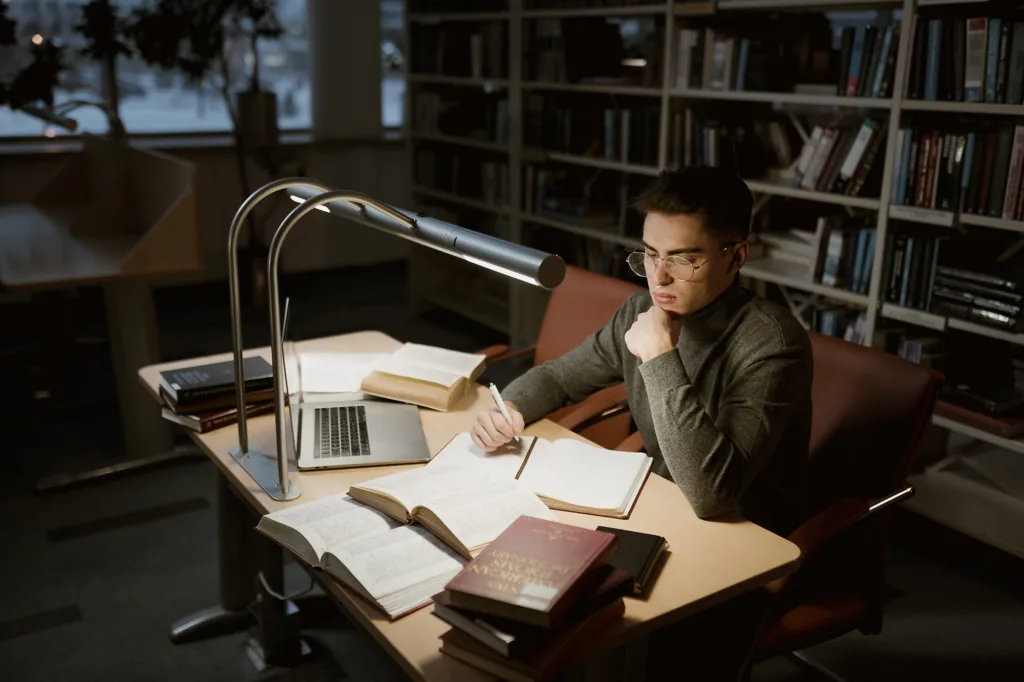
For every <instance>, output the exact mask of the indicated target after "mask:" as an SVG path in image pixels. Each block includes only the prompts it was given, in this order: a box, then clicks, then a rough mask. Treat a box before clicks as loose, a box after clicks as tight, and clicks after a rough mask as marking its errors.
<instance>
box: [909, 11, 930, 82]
mask: <svg viewBox="0 0 1024 682" xmlns="http://www.w3.org/2000/svg"><path fill="white" fill-rule="evenodd" d="M927 51H928V22H927V21H926V20H924V19H922V18H921V17H920V15H918V14H915V15H914V47H913V51H912V55H913V57H912V59H911V61H910V65H911V68H910V88H909V90H910V99H922V98H923V96H924V72H925V65H926V62H927V58H926V56H925V55H926V54H927Z"/></svg>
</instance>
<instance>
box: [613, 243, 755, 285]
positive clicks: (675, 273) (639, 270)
mask: <svg viewBox="0 0 1024 682" xmlns="http://www.w3.org/2000/svg"><path fill="white" fill-rule="evenodd" d="M741 243H742V240H740V241H734V242H729V243H728V244H726V245H725V246H723V247H722V250H721V251H720V252H719V253H724V252H726V251H728V250H729V248H730V247H733V246H736V245H737V244H741ZM716 255H717V254H716ZM712 258H714V256H711V257H710V258H708V259H707V260H706V261H704V262H703V263H700V264H698V265H694V264H693V263H691V262H690V261H688V260H687V259H686V258H683V257H682V256H666V257H665V258H660V257H658V256H652V255H651V254H649V253H646V252H644V251H634V252H633V253H631V254H629V255H628V256H626V262H627V263H629V269H630V270H632V271H633V272H634V273H635V274H637V275H639V276H640V277H651V276H652V275H653V274H654V273H656V272H657V271H658V263H659V262H662V263H664V264H665V272H667V273H668V274H669V276H670V277H672V279H675V280H678V281H680V282H689V281H690V280H691V279H693V274H694V273H695V272H696V271H697V270H699V269H700V268H702V267H704V266H705V265H707V264H708V263H710V262H711V260H712Z"/></svg>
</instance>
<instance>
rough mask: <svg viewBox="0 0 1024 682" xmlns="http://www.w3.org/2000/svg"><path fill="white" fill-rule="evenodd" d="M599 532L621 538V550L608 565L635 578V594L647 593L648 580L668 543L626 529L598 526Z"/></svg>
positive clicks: (659, 537) (649, 535)
mask: <svg viewBox="0 0 1024 682" xmlns="http://www.w3.org/2000/svg"><path fill="white" fill-rule="evenodd" d="M597 530H599V531H602V532H604V533H611V534H613V535H615V536H617V537H618V538H619V548H618V549H616V550H615V554H613V555H612V558H611V559H609V560H608V563H609V564H610V565H612V566H614V567H615V568H618V569H621V570H623V571H625V572H626V573H629V575H631V576H632V577H633V594H643V593H644V592H646V590H647V587H648V580H649V579H650V577H651V574H652V572H653V571H654V567H655V566H657V564H658V559H660V558H661V556H662V555H663V554H664V553H665V550H667V549H668V541H667V540H665V538H663V537H662V536H660V535H652V534H650V533H640V532H637V531H635V530H626V529H624V528H610V527H608V526H598V527H597Z"/></svg>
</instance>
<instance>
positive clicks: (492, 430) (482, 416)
mask: <svg viewBox="0 0 1024 682" xmlns="http://www.w3.org/2000/svg"><path fill="white" fill-rule="evenodd" d="M505 406H506V407H508V414H509V416H510V417H512V423H511V424H509V423H508V421H507V420H506V419H505V417H503V416H502V414H501V411H500V410H499V409H498V408H497V407H488V408H486V409H483V410H480V411H479V412H477V413H476V424H474V425H473V429H472V431H470V437H471V438H472V439H473V442H474V443H476V444H477V445H478V446H479V447H480V448H482V449H483V450H484V451H485V452H492V451H494V450H497V449H498V448H500V447H501V446H502V445H504V444H505V443H508V442H509V441H511V440H512V438H513V437H514V436H521V435H522V434H523V429H524V428H526V424H525V422H524V421H523V415H522V414H521V413H520V412H519V410H517V409H516V406H515V405H513V404H512V403H510V402H509V401H507V400H506V401H505Z"/></svg>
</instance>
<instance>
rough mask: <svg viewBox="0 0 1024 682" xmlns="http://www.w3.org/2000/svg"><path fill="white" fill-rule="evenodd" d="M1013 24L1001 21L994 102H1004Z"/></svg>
mask: <svg viewBox="0 0 1024 682" xmlns="http://www.w3.org/2000/svg"><path fill="white" fill-rule="evenodd" d="M1012 28H1013V25H1012V24H1011V23H1010V22H1009V21H1005V20H1004V21H1003V23H1002V25H1001V26H1000V29H999V30H1000V36H999V71H997V72H996V102H998V103H999V104H1004V103H1005V102H1006V77H1007V72H1008V71H1009V68H1010V35H1011V30H1012Z"/></svg>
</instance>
